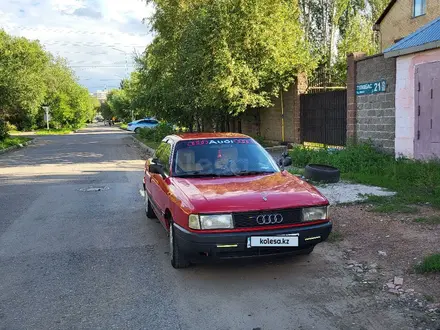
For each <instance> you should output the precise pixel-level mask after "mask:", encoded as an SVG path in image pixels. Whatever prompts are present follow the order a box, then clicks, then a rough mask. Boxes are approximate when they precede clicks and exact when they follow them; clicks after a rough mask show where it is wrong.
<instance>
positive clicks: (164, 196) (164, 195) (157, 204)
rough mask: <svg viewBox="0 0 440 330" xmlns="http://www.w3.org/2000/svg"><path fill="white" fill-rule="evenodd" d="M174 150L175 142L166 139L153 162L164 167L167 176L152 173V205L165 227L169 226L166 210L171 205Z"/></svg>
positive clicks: (157, 150)
mask: <svg viewBox="0 0 440 330" xmlns="http://www.w3.org/2000/svg"><path fill="white" fill-rule="evenodd" d="M172 150H173V141H172V140H171V139H164V140H163V141H162V142H161V144H160V145H159V147H158V148H157V149H156V152H155V154H154V157H153V160H154V161H155V162H156V163H158V164H160V165H162V166H163V169H164V172H165V175H164V177H162V175H160V174H154V173H151V183H152V185H151V190H152V191H151V194H152V197H153V200H152V204H153V207H154V208H155V211H157V215H158V216H159V219H160V221H161V222H162V223H163V225H164V226H166V227H167V226H168V224H167V223H166V221H165V219H164V214H165V210H166V209H167V207H168V205H169V199H168V192H169V191H170V189H169V185H170V179H169V174H170V166H171V154H172Z"/></svg>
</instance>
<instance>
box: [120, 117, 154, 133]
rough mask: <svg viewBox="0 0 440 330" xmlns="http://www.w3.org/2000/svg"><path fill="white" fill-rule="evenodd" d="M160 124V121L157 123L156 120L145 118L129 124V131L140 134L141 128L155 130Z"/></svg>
mask: <svg viewBox="0 0 440 330" xmlns="http://www.w3.org/2000/svg"><path fill="white" fill-rule="evenodd" d="M158 124H159V121H157V120H156V119H154V118H144V119H139V120H135V121H132V122H131V123H128V124H127V130H129V131H132V132H136V133H139V130H140V129H141V128H153V127H156V126H157V125H158Z"/></svg>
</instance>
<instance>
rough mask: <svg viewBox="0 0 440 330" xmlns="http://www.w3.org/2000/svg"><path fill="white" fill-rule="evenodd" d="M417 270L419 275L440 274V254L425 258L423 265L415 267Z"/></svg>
mask: <svg viewBox="0 0 440 330" xmlns="http://www.w3.org/2000/svg"><path fill="white" fill-rule="evenodd" d="M415 269H416V271H417V272H419V273H440V253H436V254H431V255H429V256H427V257H425V258H424V259H423V261H422V263H421V264H419V265H416V266H415Z"/></svg>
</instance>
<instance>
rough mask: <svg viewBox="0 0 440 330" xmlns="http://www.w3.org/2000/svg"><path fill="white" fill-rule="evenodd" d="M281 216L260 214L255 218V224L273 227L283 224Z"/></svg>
mask: <svg viewBox="0 0 440 330" xmlns="http://www.w3.org/2000/svg"><path fill="white" fill-rule="evenodd" d="M283 220H284V219H283V216H282V215H281V214H261V215H259V216H258V217H257V223H258V224H259V225H275V224H277V223H282V222H283Z"/></svg>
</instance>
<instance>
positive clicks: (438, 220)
mask: <svg viewBox="0 0 440 330" xmlns="http://www.w3.org/2000/svg"><path fill="white" fill-rule="evenodd" d="M414 222H417V223H426V224H428V225H440V216H439V215H433V216H431V217H427V218H417V219H414Z"/></svg>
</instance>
